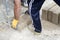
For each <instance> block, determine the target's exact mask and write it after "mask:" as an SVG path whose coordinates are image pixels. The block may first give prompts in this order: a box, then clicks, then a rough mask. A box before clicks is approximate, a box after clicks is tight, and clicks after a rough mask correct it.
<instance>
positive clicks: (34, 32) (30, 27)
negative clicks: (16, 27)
mask: <svg viewBox="0 0 60 40" xmlns="http://www.w3.org/2000/svg"><path fill="white" fill-rule="evenodd" d="M28 29H29V30H30V31H31V32H33V34H34V35H40V34H41V32H38V31H36V30H35V28H34V26H33V25H32V24H31V25H30V26H29V27H28Z"/></svg>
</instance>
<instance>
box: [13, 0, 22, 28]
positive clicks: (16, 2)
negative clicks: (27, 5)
mask: <svg viewBox="0 0 60 40" xmlns="http://www.w3.org/2000/svg"><path fill="white" fill-rule="evenodd" d="M20 8H21V0H14V19H13V21H12V27H13V28H16V25H17V24H18V21H19V13H20Z"/></svg>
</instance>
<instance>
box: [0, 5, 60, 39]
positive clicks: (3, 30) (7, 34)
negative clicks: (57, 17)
mask: <svg viewBox="0 0 60 40" xmlns="http://www.w3.org/2000/svg"><path fill="white" fill-rule="evenodd" d="M24 9H25V10H24ZM22 10H24V11H26V10H27V8H24V7H22ZM24 11H22V13H23V14H21V19H20V22H21V23H20V24H19V27H22V26H23V28H22V30H21V31H20V30H18V28H19V27H18V28H17V30H14V29H12V28H11V26H10V25H9V24H8V23H7V18H6V10H5V6H4V5H3V4H2V5H0V40H60V26H58V25H55V24H53V23H50V22H48V21H44V20H42V19H41V21H42V27H43V30H42V33H41V34H40V35H34V34H33V32H31V31H30V30H29V29H28V27H29V26H31V24H30V22H31V18H30V16H29V15H25V14H24ZM9 13H10V15H9V17H8V18H9V22H11V20H12V19H11V18H13V9H11V10H10V12H9ZM24 15H25V16H24ZM7 16H8V15H7ZM26 16H27V18H26ZM25 18H26V19H25ZM23 19H25V20H23ZM28 19H29V20H28ZM26 20H27V21H26ZM28 23H29V25H28ZM31 23H32V22H31Z"/></svg>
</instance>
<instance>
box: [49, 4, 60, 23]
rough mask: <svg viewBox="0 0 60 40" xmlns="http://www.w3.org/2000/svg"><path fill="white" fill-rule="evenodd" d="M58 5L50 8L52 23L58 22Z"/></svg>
mask: <svg viewBox="0 0 60 40" xmlns="http://www.w3.org/2000/svg"><path fill="white" fill-rule="evenodd" d="M59 10H60V7H59V6H58V5H56V6H54V7H53V8H51V9H50V10H49V11H51V12H50V13H51V19H50V20H51V22H52V23H54V24H58V23H59V14H60V11H59Z"/></svg>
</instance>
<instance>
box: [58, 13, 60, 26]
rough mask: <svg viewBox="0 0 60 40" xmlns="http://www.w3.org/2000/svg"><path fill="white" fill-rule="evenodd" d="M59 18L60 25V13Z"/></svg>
mask: <svg viewBox="0 0 60 40" xmlns="http://www.w3.org/2000/svg"><path fill="white" fill-rule="evenodd" d="M58 20H59V22H58V23H59V25H60V14H59V19H58Z"/></svg>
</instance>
